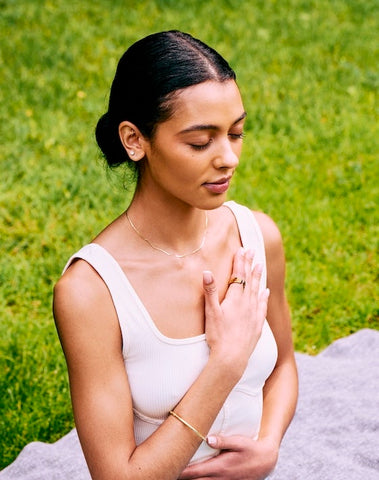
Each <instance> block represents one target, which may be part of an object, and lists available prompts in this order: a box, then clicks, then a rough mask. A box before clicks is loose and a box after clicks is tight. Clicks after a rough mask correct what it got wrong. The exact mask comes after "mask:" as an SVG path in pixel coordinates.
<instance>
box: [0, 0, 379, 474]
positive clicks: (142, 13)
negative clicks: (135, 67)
mask: <svg viewBox="0 0 379 480" xmlns="http://www.w3.org/2000/svg"><path fill="white" fill-rule="evenodd" d="M378 23H379V20H378V2H377V1H376V0H350V1H347V0H346V1H343V0H331V1H326V0H319V1H300V0H287V1H286V0H282V1H280V2H279V1H273V0H272V1H270V0H265V1H263V0H262V1H254V2H247V1H243V0H241V1H238V0H218V1H216V0H213V1H208V2H201V1H194V0H193V1H191V0H182V1H181V2H177V1H174V0H166V1H164V0H161V1H158V0H156V1H147V0H146V1H145V0H141V1H140V2H131V1H121V0H118V1H115V0H113V1H112V2H111V1H107V0H92V1H87V2H85V1H71V2H70V1H67V0H64V1H63V0H54V1H52V0H51V1H42V0H32V1H28V0H19V1H16V0H13V1H12V0H2V1H1V2H0V32H1V33H0V35H1V47H0V48H1V50H0V53H1V64H2V68H1V77H0V78H1V90H0V117H1V118H0V119H1V124H0V125H1V127H0V128H1V131H0V134H1V142H2V147H1V152H0V155H1V157H0V162H1V163H0V166H1V172H2V173H1V178H2V181H1V185H0V218H1V222H0V249H1V256H0V468H2V467H4V466H6V465H7V464H9V463H10V462H11V461H12V460H13V459H14V458H15V456H16V455H17V454H18V452H19V451H20V449H21V448H22V447H23V446H24V445H25V444H26V443H29V442H31V441H34V440H39V441H49V442H51V441H55V440H57V439H58V438H59V437H60V436H61V435H63V434H64V433H66V432H68V431H69V429H70V428H72V426H73V421H72V415H71V409H70V401H69V392H68V385H67V375H66V370H65V364H64V359H63V355H62V353H61V350H60V346H59V342H58V339H57V336H56V333H55V329H54V324H53V319H52V314H51V297H52V295H51V294H52V287H53V284H54V283H55V282H56V280H57V279H58V277H59V275H60V272H61V270H62V268H63V266H64V263H65V261H66V260H67V259H68V257H69V256H70V255H71V254H72V253H73V252H74V251H76V250H77V249H78V248H79V247H80V246H81V245H83V244H84V243H87V242H88V241H89V240H90V239H91V238H92V237H93V236H94V235H95V234H96V233H97V232H98V231H99V230H100V229H101V228H102V227H103V226H104V225H105V224H106V223H108V222H109V221H110V220H111V219H112V218H113V217H115V216H116V215H118V214H119V213H120V212H121V211H122V210H123V209H124V208H125V206H126V205H127V202H128V198H129V193H128V192H125V190H123V188H122V176H121V175H119V176H118V177H117V176H114V175H112V176H109V175H107V174H106V172H105V170H104V167H103V164H102V162H101V160H100V157H99V153H98V151H97V149H96V146H95V142H94V134H93V131H94V126H95V124H96V121H97V119H98V117H99V116H100V115H101V114H102V113H103V112H104V110H105V107H106V103H107V92H108V89H109V86H110V82H111V80H112V77H113V74H114V69H115V66H116V62H117V60H118V58H119V57H120V55H121V54H122V53H123V51H124V49H125V48H126V47H127V46H128V45H129V44H130V43H131V42H133V41H135V40H136V39H138V38H140V37H141V36H144V35H146V34H148V33H152V32H154V31H159V30H163V29H170V28H178V29H182V30H185V31H189V32H190V33H192V34H194V35H195V36H198V37H200V38H202V39H203V40H204V41H206V42H208V43H210V44H211V45H212V46H214V47H216V49H218V50H219V51H220V52H221V53H222V54H224V56H225V57H226V58H227V59H228V60H230V63H231V64H232V66H233V67H234V68H235V69H236V71H237V74H238V81H239V84H240V87H241V90H242V92H243V96H244V101H245V106H246V109H247V111H248V120H247V128H246V134H247V135H246V141H245V146H244V151H243V155H242V159H241V165H240V169H239V173H238V175H237V178H236V180H235V182H234V184H233V187H232V191H231V194H230V197H231V198H234V199H235V200H237V201H239V202H242V203H246V204H247V205H249V206H251V207H252V208H257V209H260V210H263V211H266V212H267V213H268V214H270V215H271V216H272V217H273V218H274V219H275V221H276V222H277V223H278V225H279V227H280V229H281V231H282V234H283V237H284V241H285V248H286V254H287V260H288V267H287V272H288V276H287V290H288V297H289V300H290V304H291V309H292V315H293V330H294V339H295V345H296V349H297V350H300V351H304V352H308V353H317V352H318V351H320V350H321V349H323V348H324V347H325V346H326V345H327V344H329V343H330V342H331V341H333V340H334V339H336V338H338V337H341V336H345V335H348V334H350V333H352V332H355V331H357V330H359V329H361V328H367V327H368V328H375V329H378V328H379V324H378V302H377V301H378V298H379V292H378V284H379V283H378V278H377V272H378V254H377V252H378V209H377V208H378V207H377V202H378V193H379V192H378V173H379V172H378V170H379V168H378V150H379V149H378V138H379V132H378V121H377V120H378V104H377V96H376V95H377V88H378V83H379V80H378V78H379V76H378V71H377V65H378V60H379V59H378V50H377V46H378V35H377V32H378V31H379V25H378Z"/></svg>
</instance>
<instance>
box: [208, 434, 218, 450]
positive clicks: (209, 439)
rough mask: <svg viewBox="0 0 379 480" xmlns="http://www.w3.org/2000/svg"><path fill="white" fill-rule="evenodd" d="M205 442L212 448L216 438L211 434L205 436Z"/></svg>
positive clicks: (215, 443)
mask: <svg viewBox="0 0 379 480" xmlns="http://www.w3.org/2000/svg"><path fill="white" fill-rule="evenodd" d="M207 443H208V445H209V446H210V447H212V448H214V447H216V445H217V438H216V437H214V436H213V435H210V436H209V437H207Z"/></svg>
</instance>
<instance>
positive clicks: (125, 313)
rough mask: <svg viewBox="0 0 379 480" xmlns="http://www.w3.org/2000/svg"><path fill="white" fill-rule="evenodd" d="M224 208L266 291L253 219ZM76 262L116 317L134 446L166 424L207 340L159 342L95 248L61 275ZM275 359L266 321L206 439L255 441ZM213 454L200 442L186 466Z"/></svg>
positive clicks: (204, 356) (201, 360) (202, 360)
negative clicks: (102, 287) (100, 286)
mask: <svg viewBox="0 0 379 480" xmlns="http://www.w3.org/2000/svg"><path fill="white" fill-rule="evenodd" d="M225 206H227V207H228V208H229V209H230V210H231V211H232V212H233V214H234V215H235V218H236V220H237V224H238V228H239V231H240V237H241V241H242V245H243V246H244V247H246V248H252V249H253V250H254V251H255V260H254V262H256V263H262V264H263V265H264V272H263V275H262V280H261V288H265V286H266V260H265V251H264V244H263V238H262V234H261V231H260V228H259V226H258V224H257V222H256V220H255V217H254V215H253V214H252V212H251V211H250V210H249V209H248V208H246V207H244V206H241V205H238V204H236V203H235V202H226V203H225ZM77 258H80V259H83V260H85V261H87V262H88V263H89V264H90V265H91V266H92V267H93V268H94V269H95V270H96V271H97V273H98V274H99V275H100V277H101V278H102V279H103V281H104V283H105V284H106V285H107V287H108V289H109V292H110V294H111V297H112V300H113V303H114V307H115V310H116V312H117V315H118V319H119V323H120V327H121V332H122V340H123V357H124V363H125V368H126V371H127V375H128V379H129V383H130V388H131V392H132V398H133V409H134V431H135V438H136V442H137V445H138V444H140V443H142V442H143V441H144V440H145V439H146V438H147V437H149V436H150V435H151V434H152V433H153V432H154V431H155V430H156V429H157V428H158V426H159V425H160V424H161V423H162V422H163V421H164V420H165V419H166V418H167V416H168V412H169V411H170V410H172V409H173V408H174V407H175V405H176V404H177V403H178V402H179V401H180V399H181V398H182V397H183V395H184V394H185V393H186V391H187V390H188V388H189V387H190V386H191V384H192V383H193V382H194V381H195V380H196V378H197V377H198V375H199V374H200V372H201V370H202V369H203V368H204V366H205V364H206V363H207V360H208V355H209V350H208V345H207V343H206V338H205V335H198V336H196V337H191V338H183V339H172V338H168V337H166V336H164V335H163V334H162V333H161V332H160V331H159V330H158V329H157V327H156V326H155V324H154V322H153V320H152V318H151V317H150V315H149V313H148V312H147V310H146V308H145V307H144V305H143V304H142V302H141V300H140V299H139V297H138V296H137V294H136V292H135V290H134V289H133V287H132V285H131V284H130V282H129V280H128V278H127V276H126V274H125V272H124V271H123V270H122V269H121V267H120V265H119V264H118V263H117V262H116V260H115V259H114V258H113V257H112V256H111V255H110V254H109V253H108V252H107V251H106V250H105V249H104V248H103V247H101V246H100V245H98V244H95V243H91V244H89V245H86V246H84V247H83V248H82V249H80V250H79V252H77V253H76V254H75V255H73V256H72V257H71V258H70V260H69V261H68V263H67V265H66V267H65V270H66V269H67V268H68V267H69V265H70V264H71V263H72V261H73V260H74V259H77ZM65 270H64V271H65ZM276 359H277V347H276V343H275V339H274V336H273V334H272V332H271V329H270V327H269V325H268V323H267V322H266V321H265V324H264V327H263V331H262V335H261V338H260V340H259V341H258V344H257V346H256V348H255V350H254V352H253V354H252V355H251V358H250V360H249V364H248V367H247V369H246V371H245V373H244V375H243V376H242V378H241V380H240V381H239V382H238V384H237V385H236V386H235V387H234V389H233V390H232V392H231V393H230V395H229V396H228V398H227V400H226V401H225V403H224V405H223V407H222V409H221V411H220V412H219V415H218V416H217V418H216V420H215V422H214V424H213V426H212V427H211V429H210V431H209V434H211V433H213V434H224V435H231V434H239V435H247V436H249V437H252V438H256V437H257V435H258V432H259V427H260V421H261V417H262V388H263V386H264V383H265V380H266V378H267V377H268V376H269V375H270V373H271V372H272V370H273V368H274V366H275V363H276ZM203 433H204V434H205V433H206V432H203ZM217 453H218V452H217V451H216V450H213V449H211V448H210V447H209V446H208V445H207V444H206V443H205V442H203V443H202V444H201V445H200V447H199V449H198V450H197V452H196V453H195V455H194V456H193V457H192V459H191V463H194V462H198V461H201V460H203V459H206V458H210V457H212V456H214V455H215V454H217Z"/></svg>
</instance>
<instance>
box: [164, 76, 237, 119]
mask: <svg viewBox="0 0 379 480" xmlns="http://www.w3.org/2000/svg"><path fill="white" fill-rule="evenodd" d="M243 112H244V107H243V103H242V99H241V94H240V91H239V89H238V86H237V84H236V83H235V81H234V80H228V81H226V82H216V81H207V82H203V83H199V84H198V85H194V86H191V87H187V88H185V89H183V90H182V91H180V92H179V93H178V95H177V96H176V97H175V100H174V105H173V114H172V116H171V117H170V119H169V120H168V121H167V122H165V123H171V124H174V123H175V124H176V125H177V127H178V128H182V127H183V128H185V127H186V126H187V125H188V124H194V123H196V124H200V123H204V124H213V125H220V126H222V125H223V124H224V123H225V124H232V123H234V122H235V121H236V119H238V118H239V117H240V116H241V114H243Z"/></svg>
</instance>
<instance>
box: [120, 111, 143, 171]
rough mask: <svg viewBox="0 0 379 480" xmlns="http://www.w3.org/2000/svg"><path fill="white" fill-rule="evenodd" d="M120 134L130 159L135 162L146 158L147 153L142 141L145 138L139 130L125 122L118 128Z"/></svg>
mask: <svg viewBox="0 0 379 480" xmlns="http://www.w3.org/2000/svg"><path fill="white" fill-rule="evenodd" d="M118 133H119V136H120V140H121V143H122V145H123V147H124V148H125V151H126V153H127V154H128V156H129V158H130V159H131V160H132V161H134V162H138V161H139V160H141V159H142V158H143V157H144V156H145V151H144V148H143V146H142V141H141V140H142V138H143V137H142V134H141V132H140V131H139V130H138V128H137V127H136V126H135V125H134V124H133V123H131V122H128V121H126V120H125V121H124V122H121V123H120V125H119V126H118Z"/></svg>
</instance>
